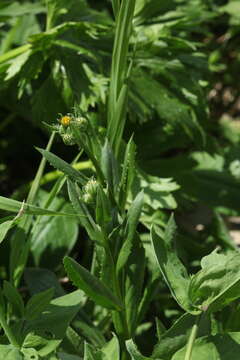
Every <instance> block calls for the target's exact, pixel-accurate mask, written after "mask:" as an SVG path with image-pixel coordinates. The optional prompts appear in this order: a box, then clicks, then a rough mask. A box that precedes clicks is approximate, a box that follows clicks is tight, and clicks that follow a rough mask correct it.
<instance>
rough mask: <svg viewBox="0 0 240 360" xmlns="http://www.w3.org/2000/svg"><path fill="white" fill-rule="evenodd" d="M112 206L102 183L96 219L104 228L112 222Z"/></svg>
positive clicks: (98, 194)
mask: <svg viewBox="0 0 240 360" xmlns="http://www.w3.org/2000/svg"><path fill="white" fill-rule="evenodd" d="M111 220H112V218H111V206H110V202H109V199H108V197H107V195H106V194H105V192H104V190H103V188H102V186H101V185H99V187H98V189H97V200H96V221H97V223H98V224H99V225H100V226H101V228H102V229H103V228H104V227H105V228H106V227H107V225H108V224H109V223H110V222H111Z"/></svg>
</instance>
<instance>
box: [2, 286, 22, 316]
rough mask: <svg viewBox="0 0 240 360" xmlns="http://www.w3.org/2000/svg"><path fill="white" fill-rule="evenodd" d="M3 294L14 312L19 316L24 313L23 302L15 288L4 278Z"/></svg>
mask: <svg viewBox="0 0 240 360" xmlns="http://www.w3.org/2000/svg"><path fill="white" fill-rule="evenodd" d="M3 294H4V296H5V297H6V298H7V299H8V301H9V303H10V304H11V305H12V307H13V310H14V312H15V313H16V314H17V315H18V316H19V317H20V318H22V317H23V314H24V303H23V300H22V297H21V295H20V294H19V292H18V291H17V289H16V288H15V287H14V286H13V285H12V284H11V283H10V282H8V281H6V280H4V283H3Z"/></svg>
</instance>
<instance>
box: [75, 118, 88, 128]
mask: <svg viewBox="0 0 240 360" xmlns="http://www.w3.org/2000/svg"><path fill="white" fill-rule="evenodd" d="M73 124H74V125H75V126H76V127H77V128H78V129H79V130H81V131H86V130H87V128H88V121H87V119H86V118H85V117H83V116H78V117H76V118H75V119H74V121H73Z"/></svg>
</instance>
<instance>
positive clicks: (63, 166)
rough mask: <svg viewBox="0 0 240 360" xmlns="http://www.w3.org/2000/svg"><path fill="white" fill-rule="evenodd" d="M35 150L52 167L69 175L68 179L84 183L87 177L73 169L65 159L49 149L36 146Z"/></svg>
mask: <svg viewBox="0 0 240 360" xmlns="http://www.w3.org/2000/svg"><path fill="white" fill-rule="evenodd" d="M37 150H38V151H39V152H40V153H41V154H42V155H43V156H44V157H45V159H47V160H48V162H49V163H50V164H51V165H52V166H53V167H55V168H56V169H58V170H60V171H62V172H63V173H64V174H65V175H67V176H69V178H70V179H72V180H73V181H76V182H78V183H80V184H81V185H85V184H86V181H87V178H86V177H85V175H83V174H81V173H80V172H79V171H77V170H76V169H74V167H72V166H71V165H69V164H68V163H67V162H66V161H64V160H62V159H61V158H59V157H58V156H57V155H54V154H53V153H51V152H50V151H47V150H44V149H40V148H37Z"/></svg>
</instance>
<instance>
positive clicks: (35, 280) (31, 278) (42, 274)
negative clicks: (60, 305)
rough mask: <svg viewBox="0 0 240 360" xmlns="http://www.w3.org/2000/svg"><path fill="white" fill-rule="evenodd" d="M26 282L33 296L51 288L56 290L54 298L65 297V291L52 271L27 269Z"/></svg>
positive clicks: (25, 273)
mask: <svg viewBox="0 0 240 360" xmlns="http://www.w3.org/2000/svg"><path fill="white" fill-rule="evenodd" d="M24 280H25V282H26V284H27V286H28V290H29V292H30V294H31V295H34V294H37V293H39V292H42V291H44V290H48V289H49V288H53V289H54V290H55V295H54V297H59V296H62V295H64V290H63V288H62V287H61V285H60V284H59V281H58V278H57V276H56V275H55V274H54V273H53V272H52V271H50V270H47V269H39V268H26V269H25V272H24Z"/></svg>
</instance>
